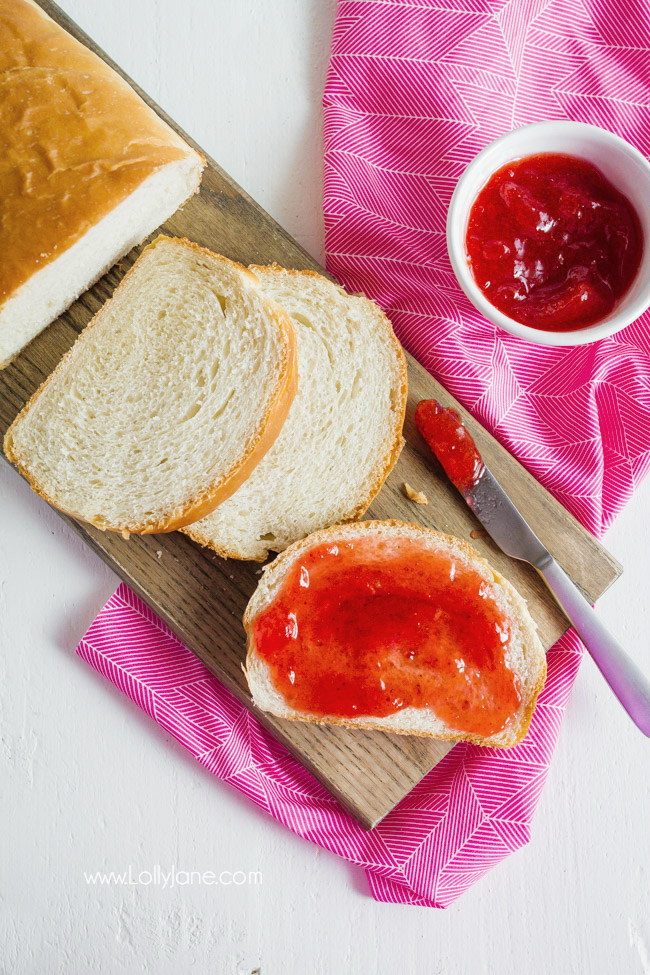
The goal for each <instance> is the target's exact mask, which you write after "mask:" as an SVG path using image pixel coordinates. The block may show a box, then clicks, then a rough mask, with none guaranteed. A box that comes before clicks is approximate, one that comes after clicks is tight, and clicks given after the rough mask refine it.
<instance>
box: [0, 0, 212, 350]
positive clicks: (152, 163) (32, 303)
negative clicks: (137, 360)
mask: <svg viewBox="0 0 650 975" xmlns="http://www.w3.org/2000/svg"><path fill="white" fill-rule="evenodd" d="M0 144H1V145H2V152H0V211H1V213H2V232H1V233H0V368H4V366H6V365H7V364H8V363H9V362H10V361H11V359H12V358H13V357H14V356H15V355H16V354H17V353H18V352H19V351H20V349H21V348H23V346H25V345H26V344H27V343H28V342H29V341H30V340H31V339H32V338H34V336H35V335H37V334H38V333H39V332H40V331H41V330H42V329H43V328H45V326H46V325H48V324H49V323H50V322H51V321H53V320H54V319H55V318H57V317H58V316H59V315H60V314H61V313H62V312H63V311H64V310H65V309H66V308H67V307H68V306H69V305H70V304H72V302H73V301H75V300H76V298H78V297H79V295H80V294H81V293H82V292H83V291H85V290H86V289H87V288H88V287H90V285H91V284H92V283H93V282H94V281H96V280H97V278H99V277H100V276H101V275H102V274H104V273H105V272H106V271H107V270H108V269H109V268H110V267H111V266H112V265H113V264H115V262H116V261H117V260H118V259H119V258H120V257H121V256H122V255H123V254H125V253H126V252H127V251H129V250H130V249H131V248H132V247H133V246H134V245H135V244H137V243H139V242H140V241H141V240H143V239H144V238H145V237H146V236H147V235H148V234H150V233H151V232H152V231H154V230H155V229H156V228H157V227H158V226H160V224H161V223H163V222H164V221H165V220H166V219H167V218H168V217H170V216H171V214H172V213H174V211H175V210H176V209H177V208H178V207H179V206H180V205H181V203H183V202H184V201H185V200H186V199H187V198H188V197H189V196H191V195H192V194H193V193H194V192H195V191H196V190H197V189H198V185H199V181H200V178H201V171H202V169H203V159H202V157H201V156H200V155H199V153H197V152H195V151H194V150H193V149H191V148H190V147H189V146H188V145H187V144H186V143H185V142H184V141H183V140H182V139H181V138H179V136H177V135H176V134H175V133H174V132H173V131H172V130H171V129H170V128H169V126H168V125H166V124H165V123H164V122H163V121H162V119H160V118H159V117H158V116H157V115H156V114H155V112H153V111H152V110H151V109H150V108H149V107H148V106H147V105H145V103H144V102H143V101H142V99H141V98H140V97H139V96H138V95H137V94H136V93H135V91H133V89H132V88H131V87H130V86H129V85H127V84H126V82H125V81H123V80H122V79H121V78H120V77H119V76H118V75H117V74H116V73H115V72H114V71H113V70H112V69H111V68H109V67H108V65H107V64H105V63H104V61H102V60H101V59H100V58H99V57H97V56H96V55H95V54H93V53H92V52H91V51H89V50H88V49H87V48H86V47H84V46H83V45H82V44H80V43H79V42H78V41H76V40H75V39H74V38H73V37H71V36H70V35H69V34H68V33H67V32H66V31H64V30H63V29H62V28H61V27H59V26H58V25H57V24H55V23H54V21H53V20H51V19H50V18H49V17H48V16H47V15H46V14H45V13H44V12H43V11H42V10H41V9H40V7H38V6H37V5H36V4H35V3H33V2H31V0H2V2H1V3H0Z"/></svg>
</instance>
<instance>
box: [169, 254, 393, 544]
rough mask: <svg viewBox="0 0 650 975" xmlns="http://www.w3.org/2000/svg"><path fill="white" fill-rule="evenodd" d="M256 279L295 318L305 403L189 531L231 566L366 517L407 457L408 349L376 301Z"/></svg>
mask: <svg viewBox="0 0 650 975" xmlns="http://www.w3.org/2000/svg"><path fill="white" fill-rule="evenodd" d="M251 270H252V271H253V272H254V273H255V275H256V276H257V278H258V279H259V281H260V284H261V286H262V289H263V291H264V293H265V294H266V295H267V296H268V297H270V298H272V299H273V300H274V301H277V302H278V304H280V305H282V307H283V308H285V309H286V311H287V312H288V313H289V314H290V315H291V317H292V320H293V325H294V329H295V332H296V336H297V340H298V371H299V374H300V383H299V387H298V394H297V396H296V399H295V401H294V404H293V406H292V408H291V411H290V413H289V416H288V418H287V422H286V423H285V425H284V427H283V429H282V432H281V434H280V436H279V437H278V439H277V441H276V443H275V444H274V446H273V448H272V449H271V450H270V451H269V452H268V454H267V455H266V457H265V458H264V460H263V461H262V462H261V463H260V464H259V465H258V467H256V468H255V470H254V471H253V473H252V474H251V476H250V477H249V479H248V480H247V481H246V482H245V483H244V484H243V485H242V486H241V487H240V488H239V490H238V491H237V492H236V494H234V495H233V496H232V497H231V498H229V499H228V501H226V502H225V504H223V505H221V506H220V507H219V508H218V509H217V510H215V511H214V512H213V513H212V514H211V515H208V517H207V518H204V519H203V520H202V521H199V522H197V523H195V524H193V525H190V526H189V527H188V528H186V529H184V530H185V532H186V533H187V534H188V535H189V536H190V537H191V538H193V539H194V540H195V541H197V542H200V543H201V544H202V545H207V546H209V547H210V548H212V549H214V551H215V552H218V553H219V554H220V555H223V556H225V557H230V558H238V559H258V560H260V561H263V560H264V559H265V558H266V556H267V555H268V552H269V550H271V551H275V552H279V551H282V550H283V549H285V548H286V547H287V545H290V544H291V543H292V542H294V541H296V540H297V539H299V538H304V536H305V535H308V534H310V533H311V532H314V531H316V530H317V529H320V528H325V527H327V526H328V525H332V524H334V523H336V522H344V521H350V520H353V519H356V518H359V517H360V516H361V515H362V514H363V512H364V511H365V510H366V509H367V507H368V505H369V504H370V502H371V501H372V499H373V498H374V497H375V495H376V494H377V492H378V491H379V489H380V488H381V486H382V484H383V483H384V480H385V479H386V477H387V475H388V473H389V472H390V470H391V469H392V467H393V465H394V464H395V462H396V460H397V458H398V456H399V452H400V450H401V448H402V444H403V440H402V424H403V420H404V411H405V408H406V396H407V381H406V362H405V359H404V353H403V352H402V348H401V346H400V344H399V342H398V341H397V339H396V338H395V335H394V333H393V330H392V327H391V324H390V322H389V321H388V319H387V318H386V316H385V315H384V314H383V312H382V311H381V309H380V308H378V306H377V305H376V304H374V302H372V301H368V299H366V298H363V297H359V296H353V295H349V294H347V293H346V292H345V291H344V290H343V289H342V288H340V287H338V286H337V285H335V284H333V283H332V282H331V281H328V280H327V279H326V278H324V277H322V275H320V274H314V273H313V272H311V271H287V270H285V269H284V268H280V267H277V266H273V267H251Z"/></svg>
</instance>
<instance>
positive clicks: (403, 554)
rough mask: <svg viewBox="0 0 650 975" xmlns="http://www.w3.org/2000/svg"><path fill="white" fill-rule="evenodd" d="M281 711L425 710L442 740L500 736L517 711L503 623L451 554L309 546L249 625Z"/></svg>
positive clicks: (400, 543)
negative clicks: (449, 735) (442, 732)
mask: <svg viewBox="0 0 650 975" xmlns="http://www.w3.org/2000/svg"><path fill="white" fill-rule="evenodd" d="M252 638H253V640H254V644H255V647H256V650H257V653H258V654H259V656H260V657H262V658H263V659H264V660H265V661H266V664H267V665H268V667H269V668H270V670H271V677H272V680H273V683H274V685H275V687H276V688H277V690H278V691H279V692H280V693H281V694H282V696H283V697H284V699H285V701H286V703H287V704H288V705H289V706H290V707H292V708H295V709H297V710H300V711H303V712H306V713H309V714H312V715H317V716H323V717H325V716H329V717H340V718H354V717H359V718H363V717H364V716H372V717H385V716H387V715H391V714H395V713H396V712H398V711H401V710H403V709H404V708H408V707H414V708H429V709H431V710H432V711H433V713H434V714H435V715H436V717H438V718H439V719H441V720H442V721H444V722H445V723H446V725H447V726H448V728H449V729H450V730H457V731H459V732H463V733H469V734H476V735H481V736H487V735H492V734H496V733H497V732H499V731H502V730H503V729H504V728H505V727H507V725H508V724H509V723H510V722H511V721H512V719H513V718H514V717H515V715H516V714H517V713H518V710H519V708H520V704H521V693H520V686H519V680H518V678H517V676H516V674H515V673H514V672H513V671H512V669H511V668H510V665H509V655H508V643H509V639H510V621H509V619H508V617H507V616H506V615H505V614H504V612H503V611H502V610H501V609H500V607H499V606H498V605H497V602H496V600H495V598H494V595H493V593H492V591H491V588H490V584H489V582H486V580H485V578H484V577H483V576H482V575H481V574H480V573H479V572H478V571H477V570H476V569H475V568H473V567H472V566H471V565H468V564H467V563H466V562H465V561H464V560H463V558H462V555H456V554H451V553H447V552H445V551H440V550H439V549H435V550H434V549H433V548H427V547H426V546H423V545H421V544H417V542H414V541H413V540H412V539H410V538H408V537H394V536H393V537H391V538H385V537H384V538H382V537H377V536H366V537H359V538H349V537H348V538H343V539H341V540H340V541H335V542H331V541H330V542H321V543H319V544H316V545H314V546H313V547H312V548H310V549H308V550H307V551H305V552H303V554H302V555H301V556H300V557H299V558H298V559H296V561H295V563H294V564H293V566H292V567H291V569H290V571H289V573H288V574H287V576H286V578H285V580H284V582H283V583H282V585H281V586H280V588H279V589H278V591H277V592H276V594H275V595H274V597H273V599H272V601H271V602H270V603H269V604H268V605H267V606H266V608H265V609H263V610H262V611H261V612H260V613H259V615H258V616H257V617H256V618H255V619H254V620H253V622H252Z"/></svg>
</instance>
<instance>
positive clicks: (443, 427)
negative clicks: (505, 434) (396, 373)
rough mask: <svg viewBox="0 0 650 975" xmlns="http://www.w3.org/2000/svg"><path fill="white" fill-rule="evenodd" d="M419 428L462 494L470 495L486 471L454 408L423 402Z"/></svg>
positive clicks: (418, 411) (418, 414)
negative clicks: (470, 491)
mask: <svg viewBox="0 0 650 975" xmlns="http://www.w3.org/2000/svg"><path fill="white" fill-rule="evenodd" d="M415 425H416V426H417V428H418V430H419V431H420V433H421V434H422V436H423V437H424V439H425V440H426V442H427V443H428V445H429V447H430V448H431V450H432V452H433V453H434V454H435V455H436V457H437V458H438V460H439V461H440V463H441V464H442V466H443V467H444V469H445V473H446V475H447V477H448V478H449V480H450V481H451V482H452V484H454V485H455V486H456V487H457V488H458V490H459V491H461V492H465V491H469V490H470V489H471V488H472V487H473V486H474V485H475V484H476V482H477V481H478V479H479V477H480V476H481V474H482V472H483V468H484V464H483V460H482V458H481V455H480V454H479V452H478V449H477V447H476V444H475V443H474V441H473V440H472V436H471V434H470V433H468V432H467V430H466V429H465V427H464V426H463V421H462V420H461V418H460V416H459V415H458V413H457V412H456V410H454V409H452V408H451V407H450V406H447V407H445V406H441V405H440V403H438V401H437V400H435V399H423V400H420V402H419V403H418V405H417V409H416V411H415Z"/></svg>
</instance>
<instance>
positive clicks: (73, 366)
mask: <svg viewBox="0 0 650 975" xmlns="http://www.w3.org/2000/svg"><path fill="white" fill-rule="evenodd" d="M296 384H297V367H296V347H295V334H294V331H293V326H292V324H291V319H290V318H289V316H288V315H287V314H286V313H285V312H284V311H283V310H282V309H281V308H279V307H278V306H277V305H275V304H273V303H272V302H271V301H269V300H268V299H267V298H265V297H264V295H263V294H262V292H261V291H260V289H259V286H258V282H257V279H256V278H255V277H254V275H252V274H251V273H250V272H249V271H248V270H247V269H246V268H244V267H241V265H238V264H234V263H233V262H231V261H228V260H227V259H226V258H224V257H219V256H217V255H215V254H212V253H211V252H210V251H207V250H204V249H203V248H201V247H198V246H197V245H196V244H191V243H190V242H188V241H183V240H178V239H175V238H168V237H159V238H158V239H157V240H155V241H154V243H153V244H150V245H149V247H147V248H146V249H145V250H144V251H143V253H142V254H141V256H140V257H139V259H138V260H137V261H136V263H135V264H134V265H133V267H132V268H131V270H130V271H129V272H128V273H127V274H126V275H125V277H124V278H123V280H122V281H121V283H120V284H119V286H118V288H117V289H116V291H115V293H114V295H113V297H112V298H111V299H110V300H109V301H108V302H106V304H105V305H104V306H103V307H102V308H101V309H100V311H99V312H98V313H97V315H96V316H95V318H94V319H93V320H92V322H91V323H90V324H89V325H88V326H87V328H86V329H85V330H84V331H83V332H82V334H81V336H80V337H79V339H78V340H77V342H76V343H75V345H73V347H72V349H71V350H70V351H69V352H68V354H67V355H66V356H65V357H64V358H63V359H62V360H61V362H60V363H59V365H58V366H57V368H56V369H55V370H54V372H53V373H52V375H51V376H50V377H49V378H48V379H47V380H46V381H45V382H44V383H43V385H42V386H41V387H40V389H39V390H37V392H36V393H35V394H34V396H33V397H32V399H31V400H30V401H29V403H28V404H27V405H26V407H25V408H24V409H23V411H22V412H21V413H20V414H19V415H18V417H17V418H16V419H15V420H14V422H13V424H12V425H11V427H10V428H9V430H8V431H7V434H6V437H5V442H4V449H5V453H6V455H7V457H8V458H9V460H10V461H12V462H13V463H14V464H16V465H17V466H18V468H19V470H20V472H21V473H22V474H23V475H24V476H25V477H26V478H27V479H28V481H29V482H30V484H31V485H32V487H33V488H34V490H35V491H36V492H37V493H38V494H40V495H41V496H42V497H44V498H45V499H46V500H47V501H49V502H50V503H51V504H53V505H54V506H55V507H57V508H60V509H61V510H62V511H64V512H65V513H67V514H68V515H71V516H72V517H75V518H80V519H82V520H84V521H88V522H90V523H91V524H93V525H96V526H97V527H99V528H103V529H112V530H114V531H120V532H122V533H123V534H129V533H131V532H134V533H140V534H148V533H151V532H166V531H172V530H173V529H176V528H180V527H182V526H183V525H186V524H188V523H190V522H192V521H195V520H196V519H197V518H201V517H203V516H204V515H206V514H207V513H208V512H209V511H211V510H212V509H213V508H214V507H215V506H216V505H217V504H219V503H220V502H221V501H223V500H224V499H225V498H227V497H228V496H229V495H230V494H232V493H233V492H234V491H235V490H236V489H237V487H238V486H239V485H240V484H241V483H242V482H243V481H244V480H246V478H247V477H248V476H249V475H250V473H251V471H252V470H253V468H254V467H255V465H256V464H257V463H258V462H259V460H260V458H261V457H262V456H263V455H264V453H265V452H266V451H267V450H268V449H269V448H270V446H271V445H272V444H273V442H274V440H275V438H276V437H277V435H278V433H279V432H280V429H281V427H282V424H283V423H284V420H285V418H286V416H287V413H288V411H289V407H290V405H291V403H292V401H293V397H294V395H295V390H296Z"/></svg>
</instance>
